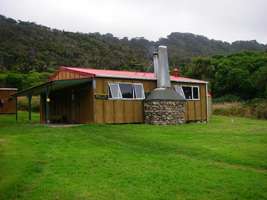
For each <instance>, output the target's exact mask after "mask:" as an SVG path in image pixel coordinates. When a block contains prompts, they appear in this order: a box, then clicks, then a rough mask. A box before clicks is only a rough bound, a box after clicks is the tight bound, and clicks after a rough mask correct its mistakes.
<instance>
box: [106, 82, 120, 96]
mask: <svg viewBox="0 0 267 200" xmlns="http://www.w3.org/2000/svg"><path fill="white" fill-rule="evenodd" d="M110 85H117V88H118V94H119V95H118V97H112V92H111V90H110ZM109 93H111V95H110V96H111V97H109ZM121 98H122V94H121V89H120V86H119V84H118V83H113V82H108V99H121Z"/></svg>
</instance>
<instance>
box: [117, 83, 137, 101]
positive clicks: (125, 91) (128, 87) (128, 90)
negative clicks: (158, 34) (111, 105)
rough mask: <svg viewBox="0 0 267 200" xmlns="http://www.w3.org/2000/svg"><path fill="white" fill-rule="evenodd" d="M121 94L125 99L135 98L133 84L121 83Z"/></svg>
mask: <svg viewBox="0 0 267 200" xmlns="http://www.w3.org/2000/svg"><path fill="white" fill-rule="evenodd" d="M119 86H120V90H121V95H122V98H124V99H133V97H134V92H133V85H132V84H128V83H119Z"/></svg>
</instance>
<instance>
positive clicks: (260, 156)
mask: <svg viewBox="0 0 267 200" xmlns="http://www.w3.org/2000/svg"><path fill="white" fill-rule="evenodd" d="M19 119H20V120H19V122H18V123H16V122H15V120H14V116H0V199H138V200H139V199H257V200H258V199H261V200H262V199H267V121H260V120H253V119H246V118H229V117H222V116H220V117H218V116H214V117H213V118H212V120H211V122H210V123H208V124H185V125H182V126H150V125H142V124H139V125H130V124H129V125H81V126H76V127H57V128H52V127H48V126H45V125H39V124H38V123H37V121H38V117H37V115H34V122H33V123H28V122H27V119H26V115H25V113H20V114H19Z"/></svg>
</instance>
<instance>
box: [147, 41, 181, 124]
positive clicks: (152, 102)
mask: <svg viewBox="0 0 267 200" xmlns="http://www.w3.org/2000/svg"><path fill="white" fill-rule="evenodd" d="M153 63H154V73H155V77H156V79H157V88H155V89H154V90H153V91H151V92H150V94H149V95H148V96H147V98H146V100H145V102H144V116H145V122H146V123H148V124H162V125H163V124H180V123H184V122H185V98H184V97H183V96H182V95H181V94H179V93H177V92H176V91H175V90H174V88H172V87H171V81H170V74H169V63H168V53H167V47H166V46H159V47H158V49H157V51H156V52H155V53H154V54H153Z"/></svg>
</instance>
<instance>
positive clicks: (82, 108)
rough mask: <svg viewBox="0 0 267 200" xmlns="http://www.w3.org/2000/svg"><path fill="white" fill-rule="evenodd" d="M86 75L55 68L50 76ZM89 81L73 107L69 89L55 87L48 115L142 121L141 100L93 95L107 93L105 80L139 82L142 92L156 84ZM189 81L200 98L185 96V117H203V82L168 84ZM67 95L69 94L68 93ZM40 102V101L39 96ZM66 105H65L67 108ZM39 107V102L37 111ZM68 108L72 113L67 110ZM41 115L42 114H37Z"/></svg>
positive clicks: (95, 120) (90, 120)
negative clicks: (104, 97)
mask: <svg viewBox="0 0 267 200" xmlns="http://www.w3.org/2000/svg"><path fill="white" fill-rule="evenodd" d="M85 77H86V76H83V75H80V74H78V73H74V72H69V71H59V72H58V73H57V74H56V76H54V77H53V80H61V79H80V78H85ZM94 81H95V88H93V84H91V86H90V87H89V88H88V91H87V93H82V94H80V96H79V102H78V105H77V106H76V107H73V106H72V105H71V99H70V98H71V89H70V88H68V89H66V90H64V91H57V92H55V94H53V95H52V96H53V98H55V99H54V102H55V105H54V104H53V100H52V102H51V108H50V109H51V116H52V115H54V116H56V115H59V114H60V113H61V114H63V115H65V116H67V118H68V119H74V121H77V122H78V123H142V122H144V113H143V112H144V110H143V101H142V100H107V99H99V98H96V96H98V95H107V93H108V83H109V82H127V83H143V86H144V90H145V93H149V92H151V91H152V90H153V89H155V88H156V81H155V80H135V79H120V78H100V77H96V78H94ZM177 84H180V85H191V86H199V93H200V100H188V101H187V102H186V121H206V120H207V108H206V106H207V105H206V100H207V97H206V84H196V83H177V82H172V85H177ZM68 96H69V97H68ZM41 103H43V101H42V100H41ZM67 108H68V109H67ZM42 109H43V107H42V106H41V115H43V111H42ZM71 112H73V113H75V114H73V115H74V116H73V115H72V114H71ZM41 119H43V116H42V117H41Z"/></svg>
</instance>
